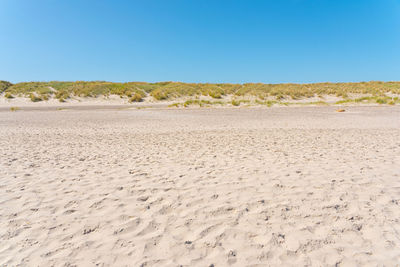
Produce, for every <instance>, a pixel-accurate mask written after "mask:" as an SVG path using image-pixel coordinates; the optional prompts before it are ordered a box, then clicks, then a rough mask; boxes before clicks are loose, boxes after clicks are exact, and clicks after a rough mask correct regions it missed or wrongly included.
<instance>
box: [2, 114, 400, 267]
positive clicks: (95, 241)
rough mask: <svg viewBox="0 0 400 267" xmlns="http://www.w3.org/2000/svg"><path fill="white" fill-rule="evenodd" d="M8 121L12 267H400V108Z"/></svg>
mask: <svg viewBox="0 0 400 267" xmlns="http://www.w3.org/2000/svg"><path fill="white" fill-rule="evenodd" d="M335 109H336V108H335V107H302V108H285V107H282V108H251V109H245V108H238V109H228V108H224V109H187V110H183V109H181V110H173V109H142V110H118V109H114V110H113V109H111V110H110V109H109V110H90V109H88V110H59V111H56V110H42V111H41V110H32V111H17V112H9V111H1V112H0V266H3V265H5V266H16V265H19V266H180V265H183V266H229V265H232V266H291V265H293V266H356V265H360V266H377V265H378V266H395V265H396V264H398V263H399V262H400V108H399V107H383V106H382V107H346V108H345V109H346V112H343V113H338V112H335Z"/></svg>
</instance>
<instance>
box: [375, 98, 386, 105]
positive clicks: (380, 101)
mask: <svg viewBox="0 0 400 267" xmlns="http://www.w3.org/2000/svg"><path fill="white" fill-rule="evenodd" d="M376 103H378V104H386V99H384V98H377V99H376Z"/></svg>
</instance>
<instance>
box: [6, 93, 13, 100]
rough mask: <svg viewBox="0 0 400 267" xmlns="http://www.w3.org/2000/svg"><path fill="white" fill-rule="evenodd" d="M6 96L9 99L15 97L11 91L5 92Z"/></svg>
mask: <svg viewBox="0 0 400 267" xmlns="http://www.w3.org/2000/svg"><path fill="white" fill-rule="evenodd" d="M4 97H5V98H8V99H11V98H14V96H13V95H12V94H10V93H9V92H7V93H5V94H4Z"/></svg>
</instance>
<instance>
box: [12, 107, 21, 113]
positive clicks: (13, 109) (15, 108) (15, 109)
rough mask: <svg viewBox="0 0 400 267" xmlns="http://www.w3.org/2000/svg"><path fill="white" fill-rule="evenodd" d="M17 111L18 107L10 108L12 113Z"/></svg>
mask: <svg viewBox="0 0 400 267" xmlns="http://www.w3.org/2000/svg"><path fill="white" fill-rule="evenodd" d="M17 110H20V108H19V107H11V108H10V111H13V112H14V111H17Z"/></svg>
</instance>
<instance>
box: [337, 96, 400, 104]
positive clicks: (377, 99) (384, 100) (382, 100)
mask: <svg viewBox="0 0 400 267" xmlns="http://www.w3.org/2000/svg"><path fill="white" fill-rule="evenodd" d="M351 103H377V104H389V105H395V104H396V103H399V104H400V99H399V98H398V97H389V96H366V97H360V98H356V99H344V100H340V101H337V102H336V103H335V104H337V105H341V104H351Z"/></svg>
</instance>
